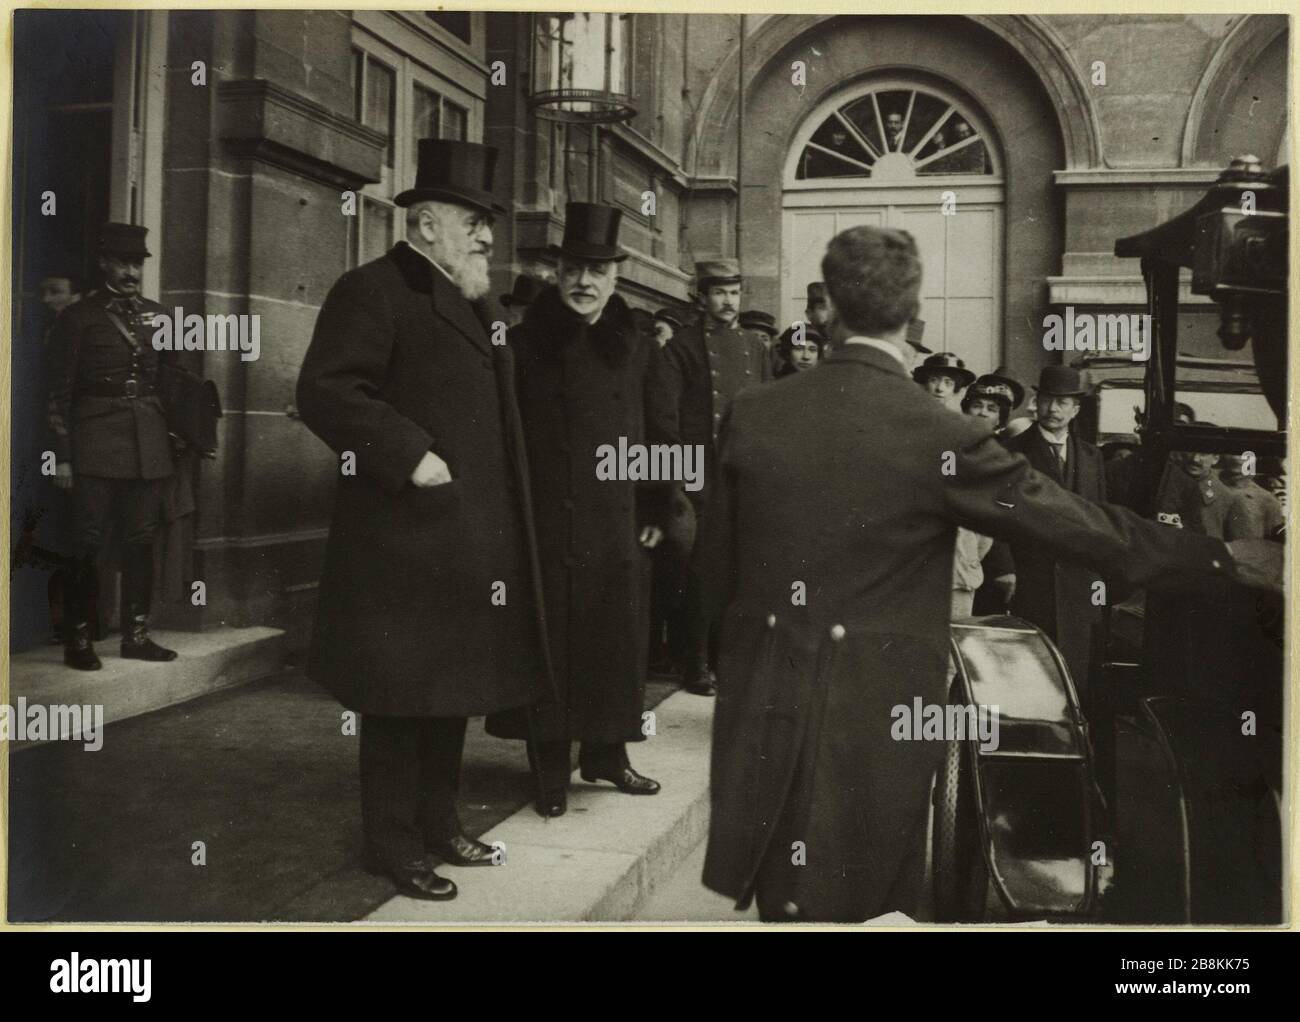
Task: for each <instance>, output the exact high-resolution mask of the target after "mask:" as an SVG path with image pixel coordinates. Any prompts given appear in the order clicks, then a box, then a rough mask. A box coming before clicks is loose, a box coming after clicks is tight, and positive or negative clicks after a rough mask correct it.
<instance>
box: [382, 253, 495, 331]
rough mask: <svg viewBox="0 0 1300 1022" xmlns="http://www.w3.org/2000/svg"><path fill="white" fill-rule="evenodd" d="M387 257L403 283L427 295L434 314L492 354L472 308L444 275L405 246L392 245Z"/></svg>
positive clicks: (481, 326)
mask: <svg viewBox="0 0 1300 1022" xmlns="http://www.w3.org/2000/svg"><path fill="white" fill-rule="evenodd" d="M389 255H390V256H391V257H392V259H393V260H394V261H395V262H396V263H397V265H398V267H399V268H400V269H401V271H402V276H403V277H405V278H406V281H407V283H408V284H410V285H411V287H413V288H415V289H416V290H417V291H422V292H424V293H425V294H427V295H428V296H429V304H430V307H431V308H432V309H433V313H434V315H436V316H438V317H439V318H440V319H442V320H444V321H445V322H446V323H447V324H448V325H450V326H451V327H452V328H453V329H454V330H455V331H456V332H457V333H458V334H460V335H461V337H463V338H464V339H465V340H466V341H468V342H469V343H470V344H472V345H473V346H474V347H475V348H477V349H478V350H479V351H480V352H481V353H482V354H484V355H491V354H492V348H491V345H490V344H489V342H488V338H487V332H486V331H485V330H484V329H483V324H482V323H481V322H479V318H478V316H477V315H475V312H474V307H473V306H472V305H471V304H470V303H469V302H468V301H466V300H465V297H464V296H463V295H462V294H461V293H460V292H459V291H457V290H456V288H455V286H454V285H453V284H452V283H451V281H450V280H448V279H447V276H446V275H445V274H444V273H442V272H440V271H439V270H438V269H437V268H436V267H434V265H433V264H432V263H431V262H429V260H428V259H426V258H425V257H424V256H422V255H421V254H420V253H419V252H417V251H415V249H413V248H411V246H410V245H407V244H405V243H402V244H398V245H394V246H393V249H392V251H391V252H390V253H389Z"/></svg>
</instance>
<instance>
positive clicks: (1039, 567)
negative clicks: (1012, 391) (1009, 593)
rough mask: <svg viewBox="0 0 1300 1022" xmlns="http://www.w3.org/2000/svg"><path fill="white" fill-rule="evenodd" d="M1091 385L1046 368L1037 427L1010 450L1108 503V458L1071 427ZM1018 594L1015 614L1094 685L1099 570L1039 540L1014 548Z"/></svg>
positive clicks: (1081, 685)
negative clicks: (1092, 670)
mask: <svg viewBox="0 0 1300 1022" xmlns="http://www.w3.org/2000/svg"><path fill="white" fill-rule="evenodd" d="M1086 393H1087V387H1086V386H1085V384H1084V380H1083V377H1082V375H1081V374H1080V372H1079V370H1078V369H1075V368H1074V367H1073V366H1064V365H1049V366H1044V367H1043V369H1042V372H1041V374H1040V376H1039V379H1038V387H1037V388H1036V392H1035V394H1034V415H1035V418H1036V419H1037V421H1036V423H1035V424H1034V425H1033V426H1031V427H1030V428H1029V429H1026V430H1025V431H1024V432H1023V433H1021V434H1020V435H1019V436H1016V437H1011V438H1009V439H1005V440H1004V442H1005V444H1006V446H1007V449H1008V450H1010V451H1013V452H1015V453H1017V454H1023V455H1024V456H1025V457H1026V458H1027V459H1028V460H1029V464H1030V465H1032V466H1033V467H1034V468H1035V469H1037V470H1038V471H1039V472H1042V473H1043V474H1044V475H1045V476H1047V477H1048V478H1050V479H1051V480H1052V481H1053V482H1055V483H1057V484H1058V485H1059V486H1062V487H1064V488H1065V489H1067V490H1069V491H1070V492H1071V493H1075V494H1078V495H1079V496H1080V497H1083V498H1084V499H1085V500H1090V501H1093V502H1094V503H1100V502H1102V501H1104V500H1106V468H1105V459H1104V458H1103V457H1102V454H1101V451H1099V450H1098V449H1097V448H1096V447H1094V446H1093V445H1092V444H1090V443H1088V442H1087V441H1086V440H1083V439H1082V438H1080V437H1078V436H1075V435H1074V433H1073V432H1072V431H1071V429H1070V423H1071V422H1073V421H1074V419H1075V417H1076V416H1077V415H1078V414H1079V409H1080V407H1081V406H1082V402H1083V398H1084V395H1085V394H1086ZM1011 558H1012V560H1013V561H1015V565H1016V592H1015V596H1013V597H1012V600H1011V612H1012V613H1013V614H1016V615H1019V616H1020V617H1023V618H1025V619H1026V620H1029V621H1032V622H1033V623H1034V624H1036V625H1038V627H1040V628H1041V629H1043V631H1045V632H1046V633H1047V634H1048V636H1050V637H1051V639H1052V640H1053V641H1054V642H1055V643H1056V646H1057V648H1058V649H1059V650H1060V651H1061V655H1062V656H1063V657H1064V658H1065V662H1066V665H1067V666H1068V667H1069V668H1070V675H1071V677H1072V678H1073V679H1074V684H1075V686H1076V687H1077V688H1078V689H1079V690H1080V692H1081V693H1084V692H1086V690H1087V687H1088V674H1089V670H1090V667H1091V658H1092V644H1093V630H1094V628H1095V627H1096V626H1097V625H1099V624H1100V623H1101V616H1102V606H1103V603H1102V601H1101V599H1100V597H1099V595H1098V594H1100V593H1101V592H1102V589H1101V588H1100V587H1098V586H1097V585H1096V583H1098V582H1101V581H1102V578H1101V576H1100V575H1099V574H1098V573H1097V571H1096V570H1094V569H1092V568H1085V567H1083V566H1081V565H1079V564H1076V563H1073V562H1070V561H1061V560H1059V559H1058V558H1056V557H1055V556H1053V555H1052V554H1051V553H1050V552H1049V551H1048V550H1046V549H1045V548H1044V547H1043V546H1042V545H1040V544H1037V543H1012V545H1011Z"/></svg>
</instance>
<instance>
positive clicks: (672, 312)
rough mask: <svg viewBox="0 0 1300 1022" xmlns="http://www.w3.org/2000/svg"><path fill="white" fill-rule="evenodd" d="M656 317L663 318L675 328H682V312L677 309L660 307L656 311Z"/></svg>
mask: <svg viewBox="0 0 1300 1022" xmlns="http://www.w3.org/2000/svg"><path fill="white" fill-rule="evenodd" d="M655 319H662V320H663V321H664V322H665V323H667V324H668V325H669V326H670V327H672V328H673V329H674V330H680V329H681V328H682V325H683V324H682V314H681V313H680V312H678V311H677V310H676V309H660V310H658V311H657V312H656V313H655Z"/></svg>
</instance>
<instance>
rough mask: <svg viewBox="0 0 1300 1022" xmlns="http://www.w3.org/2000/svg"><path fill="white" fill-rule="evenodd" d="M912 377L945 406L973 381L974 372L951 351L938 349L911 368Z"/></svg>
mask: <svg viewBox="0 0 1300 1022" xmlns="http://www.w3.org/2000/svg"><path fill="white" fill-rule="evenodd" d="M912 379H914V380H915V381H916V382H917V383H919V384H920V385H921V386H922V387H924V388H925V390H926V393H928V394H929V395H930V396H931V397H934V398H938V399H939V400H940V401H942V402H943V403H944V405H945V407H947V406H950V405H951V402H952V400H953V399H954V397H956V395H957V394H958V393H960V392H961V391H963V390H965V389H966V388H967V387H969V386H970V385H971V383H973V382H974V380H975V374H974V373H973V372H971V371H970V370H969V369H967V368H966V363H965V362H963V361H962V360H961V359H960V358H958V357H957V356H956V355H954V354H953V353H952V352H951V351H940V352H936V353H935V354H933V355H931V356H930V357H929V358H927V359H926V360H925V361H924V362H922V363H921V364H920V365H919V366H917V367H916V368H915V369H913V370H912Z"/></svg>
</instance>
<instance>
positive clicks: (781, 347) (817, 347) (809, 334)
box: [775, 320, 826, 376]
mask: <svg viewBox="0 0 1300 1022" xmlns="http://www.w3.org/2000/svg"><path fill="white" fill-rule="evenodd" d="M825 345H826V338H824V337H823V336H822V333H821V331H820V330H818V329H817V328H816V327H815V326H813V325H812V324H811V323H808V322H805V321H803V320H796V321H795V322H794V323H791V324H790V325H789V326H788V327H786V328H785V330H784V331H783V332H782V334H781V336H780V338H779V339H778V340H777V342H776V358H777V367H776V371H775V375H777V376H792V375H794V374H795V373H802V372H806V371H807V370H809V369H815V368H817V363H819V362H820V361H821V358H822V352H823V350H824V348H825Z"/></svg>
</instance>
